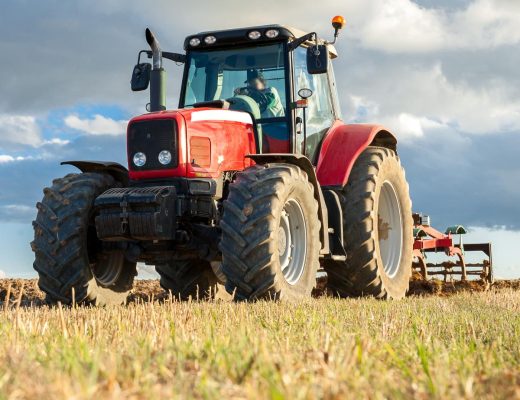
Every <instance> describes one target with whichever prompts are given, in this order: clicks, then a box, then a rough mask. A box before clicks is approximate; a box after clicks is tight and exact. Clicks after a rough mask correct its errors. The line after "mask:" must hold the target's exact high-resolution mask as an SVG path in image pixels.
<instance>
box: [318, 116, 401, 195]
mask: <svg viewBox="0 0 520 400" xmlns="http://www.w3.org/2000/svg"><path fill="white" fill-rule="evenodd" d="M369 146H379V147H386V148H388V149H391V150H393V151H396V149H397V139H396V137H395V136H394V135H393V134H391V133H390V132H389V131H388V130H387V129H386V128H384V127H382V126H380V125H368V124H366V125H365V124H351V125H345V124H343V123H342V122H341V121H338V122H336V123H335V124H334V126H333V127H332V128H331V129H330V131H329V133H328V134H327V136H326V137H325V139H324V140H323V144H322V146H321V151H320V155H319V158H318V166H317V168H316V176H317V179H318V182H319V183H320V185H321V186H326V187H343V186H345V185H346V184H347V182H348V178H349V175H350V172H351V171H352V168H353V167H354V164H355V162H356V160H357V159H358V157H359V155H360V154H361V153H362V152H363V151H364V150H365V149H366V148H367V147H369Z"/></svg>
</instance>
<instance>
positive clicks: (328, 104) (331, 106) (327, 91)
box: [292, 46, 338, 164]
mask: <svg viewBox="0 0 520 400" xmlns="http://www.w3.org/2000/svg"><path fill="white" fill-rule="evenodd" d="M293 54H294V55H293V79H294V81H293V82H294V83H293V91H294V93H293V94H292V95H293V98H294V99H295V100H298V99H299V96H298V91H299V90H300V89H311V90H312V91H313V94H312V96H311V97H309V99H308V107H307V109H306V111H305V114H306V118H305V119H306V124H307V140H306V146H305V149H303V125H302V124H299V126H300V128H298V125H297V124H296V122H297V121H299V119H301V120H302V121H303V109H301V108H298V109H296V111H295V116H294V118H295V121H294V125H293V126H296V127H297V131H298V132H300V133H298V132H297V134H296V137H295V142H296V152H297V153H300V154H305V155H306V156H307V157H308V158H309V160H311V162H312V163H313V164H316V162H317V158H318V154H319V149H320V145H321V142H322V140H323V138H324V137H325V135H326V133H327V131H328V130H329V129H330V128H331V127H332V125H333V124H334V122H335V121H336V119H338V116H337V113H336V111H335V108H336V107H337V106H336V107H335V105H336V104H337V99H335V95H334V96H333V93H335V92H336V89H335V87H332V86H333V85H335V83H334V80H333V74H332V66H329V70H330V72H329V74H327V73H324V74H317V75H311V74H309V73H308V71H307V49H306V48H305V47H303V46H300V47H298V48H297V49H295V50H294V52H293ZM329 62H330V61H329ZM329 75H330V76H329Z"/></svg>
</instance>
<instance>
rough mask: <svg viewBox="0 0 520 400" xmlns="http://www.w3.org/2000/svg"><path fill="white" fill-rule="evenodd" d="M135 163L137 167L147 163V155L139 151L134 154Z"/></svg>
mask: <svg viewBox="0 0 520 400" xmlns="http://www.w3.org/2000/svg"><path fill="white" fill-rule="evenodd" d="M134 164H135V166H136V167H142V166H143V165H145V164H146V156H145V154H144V153H141V152H138V153H135V154H134Z"/></svg>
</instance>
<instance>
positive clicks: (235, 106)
mask: <svg viewBox="0 0 520 400" xmlns="http://www.w3.org/2000/svg"><path fill="white" fill-rule="evenodd" d="M226 101H227V102H228V103H229V109H230V110H233V111H243V112H246V113H248V114H249V115H251V117H252V118H253V127H254V129H255V134H256V143H257V148H258V153H259V154H261V153H262V142H263V134H262V127H261V126H260V125H258V124H257V123H256V121H257V120H259V119H260V118H262V114H261V113H260V107H258V104H257V103H256V101H254V100H253V99H252V98H251V97H249V96H242V95H237V96H234V97H231V98H229V99H227V100H226Z"/></svg>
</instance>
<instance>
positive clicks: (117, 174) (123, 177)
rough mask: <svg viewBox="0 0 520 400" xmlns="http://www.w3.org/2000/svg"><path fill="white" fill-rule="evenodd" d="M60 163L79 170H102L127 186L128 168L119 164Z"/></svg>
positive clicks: (92, 162)
mask: <svg viewBox="0 0 520 400" xmlns="http://www.w3.org/2000/svg"><path fill="white" fill-rule="evenodd" d="M61 165H72V166H73V167H76V168H77V169H79V170H80V171H81V172H103V173H106V174H109V175H112V177H113V178H114V179H115V180H116V181H118V182H121V184H122V185H123V186H128V170H127V169H126V168H125V167H123V166H122V165H121V164H118V163H115V162H111V161H63V162H62V163H61Z"/></svg>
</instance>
